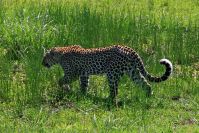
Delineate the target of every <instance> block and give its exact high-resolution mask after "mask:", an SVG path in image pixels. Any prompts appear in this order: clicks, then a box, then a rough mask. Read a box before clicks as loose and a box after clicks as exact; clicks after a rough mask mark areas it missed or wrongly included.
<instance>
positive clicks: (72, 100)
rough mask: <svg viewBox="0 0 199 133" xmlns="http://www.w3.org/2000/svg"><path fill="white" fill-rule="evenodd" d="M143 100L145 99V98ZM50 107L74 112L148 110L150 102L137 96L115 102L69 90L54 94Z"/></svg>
mask: <svg viewBox="0 0 199 133" xmlns="http://www.w3.org/2000/svg"><path fill="white" fill-rule="evenodd" d="M144 99H147V98H146V97H145V98H144ZM50 105H51V106H52V107H55V108H62V107H64V108H75V109H76V110H82V109H80V108H93V107H95V108H96V109H99V108H100V109H103V110H114V109H119V108H126V107H127V108H137V107H138V108H143V109H150V102H147V103H146V102H143V100H140V97H139V96H135V97H132V98H123V99H122V100H120V99H119V100H118V98H117V99H116V101H115V102H111V100H110V99H109V98H108V97H106V98H103V97H102V96H99V95H95V94H90V93H87V94H82V93H81V92H80V91H77V90H70V91H68V92H65V91H59V92H58V93H57V94H56V97H55V99H54V100H52V101H50Z"/></svg>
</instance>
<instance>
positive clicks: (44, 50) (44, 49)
mask: <svg viewBox="0 0 199 133" xmlns="http://www.w3.org/2000/svg"><path fill="white" fill-rule="evenodd" d="M41 47H42V49H43V53H44V54H45V53H46V48H45V47H44V46H41Z"/></svg>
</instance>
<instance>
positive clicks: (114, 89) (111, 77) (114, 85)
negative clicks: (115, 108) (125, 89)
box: [107, 72, 121, 103]
mask: <svg viewBox="0 0 199 133" xmlns="http://www.w3.org/2000/svg"><path fill="white" fill-rule="evenodd" d="M120 76H121V74H120V73H114V72H108V73H107V78H108V83H109V88H110V95H109V99H110V102H111V103H116V96H117V94H118V82H119V79H120Z"/></svg>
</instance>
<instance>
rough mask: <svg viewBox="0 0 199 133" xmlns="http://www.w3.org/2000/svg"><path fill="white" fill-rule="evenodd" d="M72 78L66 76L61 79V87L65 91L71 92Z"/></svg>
mask: <svg viewBox="0 0 199 133" xmlns="http://www.w3.org/2000/svg"><path fill="white" fill-rule="evenodd" d="M69 84H70V77H69V76H64V77H62V78H61V79H59V86H60V87H61V88H63V89H64V90H65V91H69V90H70V86H69Z"/></svg>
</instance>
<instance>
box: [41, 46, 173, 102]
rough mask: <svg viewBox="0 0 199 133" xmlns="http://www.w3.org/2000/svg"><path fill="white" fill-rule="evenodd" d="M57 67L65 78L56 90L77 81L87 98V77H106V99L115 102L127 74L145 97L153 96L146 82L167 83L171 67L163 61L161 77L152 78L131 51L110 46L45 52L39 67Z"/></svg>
mask: <svg viewBox="0 0 199 133" xmlns="http://www.w3.org/2000/svg"><path fill="white" fill-rule="evenodd" d="M56 64H58V65H60V66H61V68H62V69H63V71H64V76H63V77H62V78H60V79H59V81H58V84H59V86H61V87H62V86H63V85H69V84H71V83H72V82H73V81H75V80H78V79H79V81H80V90H81V92H82V93H83V94H86V92H87V90H88V85H89V76H90V75H106V77H107V80H108V86H109V96H108V97H109V98H110V99H111V100H112V101H114V99H115V98H116V96H117V94H118V84H119V81H120V78H121V77H122V76H123V75H124V74H126V75H128V76H129V77H130V79H131V80H132V81H133V82H134V83H135V84H136V85H137V86H139V88H142V89H143V90H144V92H145V94H146V96H147V97H150V96H151V95H152V94H153V91H152V88H151V85H150V83H149V82H155V83H159V82H162V81H165V80H167V79H168V78H169V77H170V75H171V74H172V71H173V66H172V63H171V62H170V61H169V60H168V59H166V58H163V59H161V60H160V64H162V65H164V66H165V69H166V70H165V72H164V74H163V75H162V76H157V77H156V76H152V75H151V74H149V72H148V71H147V70H146V68H145V65H144V63H143V60H142V59H141V57H140V56H139V54H138V53H137V52H136V51H135V50H134V49H132V48H131V47H128V46H125V45H121V44H118V45H112V46H107V47H100V48H83V47H81V46H80V45H71V46H65V47H53V48H51V49H49V50H47V52H45V54H44V56H43V60H42V65H43V66H45V67H47V68H51V67H52V66H53V65H56Z"/></svg>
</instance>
